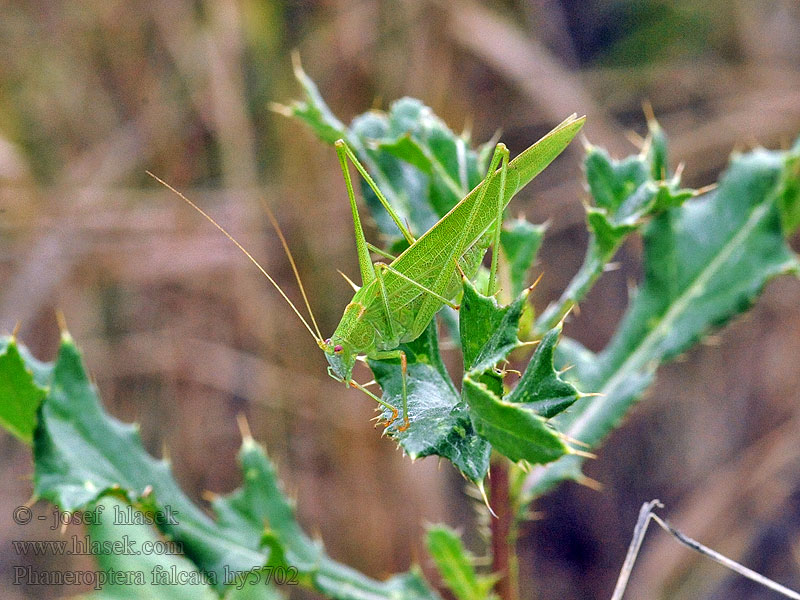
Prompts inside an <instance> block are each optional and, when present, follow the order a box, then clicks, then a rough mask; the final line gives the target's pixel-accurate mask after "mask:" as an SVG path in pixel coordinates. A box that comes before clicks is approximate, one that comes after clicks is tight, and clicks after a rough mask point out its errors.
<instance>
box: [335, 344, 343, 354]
mask: <svg viewBox="0 0 800 600" xmlns="http://www.w3.org/2000/svg"><path fill="white" fill-rule="evenodd" d="M342 350H344V348H342V345H341V344H336V345H335V346H334V347H333V351H334V352H341V351H342Z"/></svg>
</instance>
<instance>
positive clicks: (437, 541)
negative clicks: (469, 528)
mask: <svg viewBox="0 0 800 600" xmlns="http://www.w3.org/2000/svg"><path fill="white" fill-rule="evenodd" d="M426 543H427V546H428V552H430V555H431V557H432V558H433V560H434V562H435V563H436V567H437V569H438V570H439V574H440V575H441V576H442V579H443V580H444V582H445V583H446V584H447V587H448V589H449V590H450V591H451V592H453V595H454V596H455V597H456V598H457V599H458V600H490V599H493V598H496V596H495V595H494V594H491V593H490V592H491V589H492V586H494V584H495V582H496V581H497V577H496V576H494V575H478V573H476V572H475V567H474V566H473V561H474V558H473V557H472V555H471V554H470V553H469V552H468V551H467V549H466V548H464V544H463V543H462V542H461V537H460V536H459V535H458V534H457V533H456V532H455V531H453V530H452V529H450V528H449V527H447V526H446V525H433V526H431V527H429V528H428V535H427V538H426Z"/></svg>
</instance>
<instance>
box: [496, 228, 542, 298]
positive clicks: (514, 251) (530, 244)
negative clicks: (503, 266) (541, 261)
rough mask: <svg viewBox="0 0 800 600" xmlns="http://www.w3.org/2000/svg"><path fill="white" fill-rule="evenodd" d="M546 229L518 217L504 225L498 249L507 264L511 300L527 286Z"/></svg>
mask: <svg viewBox="0 0 800 600" xmlns="http://www.w3.org/2000/svg"><path fill="white" fill-rule="evenodd" d="M546 229H547V226H546V225H534V224H533V223H529V222H528V221H526V220H525V219H524V218H522V217H520V218H519V219H514V220H513V221H511V222H510V223H508V224H507V225H505V226H504V228H503V230H502V231H501V232H500V248H501V249H502V251H503V253H504V254H505V256H506V259H507V260H508V263H509V270H510V272H511V273H510V275H511V296H512V297H513V298H516V297H517V296H518V295H520V294H521V293H522V290H524V289H525V288H526V287H527V285H528V284H527V281H528V272H529V271H530V270H531V267H532V266H533V263H534V262H535V261H536V253H537V252H538V251H539V246H541V245H542V240H543V239H544V232H545V230H546Z"/></svg>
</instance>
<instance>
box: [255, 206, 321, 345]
mask: <svg viewBox="0 0 800 600" xmlns="http://www.w3.org/2000/svg"><path fill="white" fill-rule="evenodd" d="M261 205H262V206H263V207H264V210H265V211H266V213H267V217H269V222H270V223H272V228H273V229H274V230H275V233H277V234H278V238H279V239H280V240H281V246H283V251H284V252H285V253H286V258H288V259H289V264H290V265H292V272H293V273H294V278H295V279H296V280H297V285H298V287H299V288H300V293H301V294H302V295H303V302H305V303H306V308H307V309H308V314H309V316H310V317H311V322H312V323H313V324H314V329H315V330H316V332H317V337H318V338H319V339H322V334H321V333H320V332H319V326H318V325H317V320H316V319H315V318H314V311H312V310H311V304H310V303H309V301H308V296H306V288H305V287H304V286H303V282H302V280H301V279H300V273H299V272H298V271H297V265H296V264H295V262H294V257H293V256H292V251H291V250H289V244H287V243H286V238H285V237H284V235H283V231H281V226H280V225H278V219H276V218H275V214H274V213H273V212H272V209H271V208H270V207H269V204H267V201H266V200H264V198H261Z"/></svg>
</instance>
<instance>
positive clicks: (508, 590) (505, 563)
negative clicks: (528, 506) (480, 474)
mask: <svg viewBox="0 0 800 600" xmlns="http://www.w3.org/2000/svg"><path fill="white" fill-rule="evenodd" d="M489 501H490V503H491V505H492V509H493V510H494V512H495V514H496V515H497V517H496V518H492V519H491V532H492V572H493V573H497V574H498V575H499V576H500V579H499V580H498V581H497V583H496V584H495V587H494V590H495V592H496V593H497V595H498V596H499V597H500V599H501V600H518V599H519V590H518V587H517V558H516V557H517V553H516V541H517V535H516V530H517V526H516V522H515V519H514V507H513V506H512V505H511V497H510V495H509V479H508V463H507V462H506V460H505V459H499V460H494V461H492V469H491V476H490V477H489Z"/></svg>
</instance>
